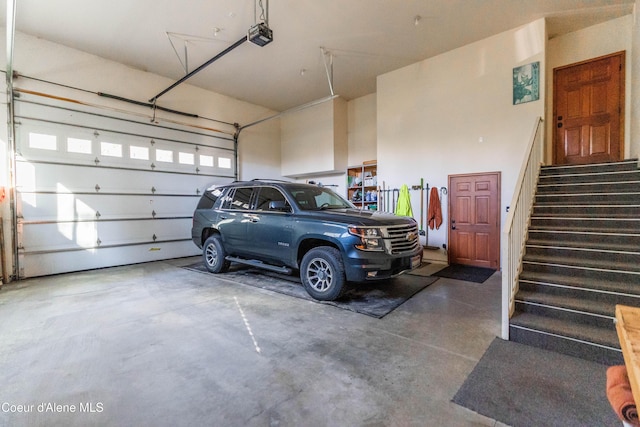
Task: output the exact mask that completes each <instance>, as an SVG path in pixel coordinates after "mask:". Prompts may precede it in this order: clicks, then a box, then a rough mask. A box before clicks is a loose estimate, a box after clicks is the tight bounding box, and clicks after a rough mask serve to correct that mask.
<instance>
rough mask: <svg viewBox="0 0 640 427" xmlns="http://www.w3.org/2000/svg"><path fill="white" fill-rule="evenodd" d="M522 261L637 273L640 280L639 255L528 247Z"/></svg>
mask: <svg viewBox="0 0 640 427" xmlns="http://www.w3.org/2000/svg"><path fill="white" fill-rule="evenodd" d="M522 259H523V261H526V262H535V263H540V264H551V265H562V266H569V267H575V268H581V269H587V270H595V271H601V272H613V273H617V272H627V273H630V274H631V273H635V276H636V277H637V278H638V280H640V255H639V254H637V253H622V252H605V251H593V250H576V249H568V250H567V249H563V248H553V249H549V248H544V247H543V248H539V247H531V246H527V251H526V253H525V255H524V257H523V258H522Z"/></svg>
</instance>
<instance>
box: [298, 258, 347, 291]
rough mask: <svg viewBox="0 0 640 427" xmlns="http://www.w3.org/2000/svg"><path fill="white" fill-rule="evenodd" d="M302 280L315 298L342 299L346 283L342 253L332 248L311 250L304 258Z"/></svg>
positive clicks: (301, 269) (301, 271)
mask: <svg viewBox="0 0 640 427" xmlns="http://www.w3.org/2000/svg"><path fill="white" fill-rule="evenodd" d="M300 278H301V279H302V284H303V285H304V288H305V289H306V290H307V292H308V293H309V295H311V296H312V297H313V298H315V299H317V300H321V301H333V300H336V299H338V298H340V297H341V296H342V294H343V293H344V290H345V282H346V279H345V274H344V264H343V263H342V255H341V254H340V251H339V250H337V249H336V248H333V247H330V246H320V247H317V248H313V249H311V250H310V251H309V252H307V253H306V254H305V255H304V257H303V258H302V264H301V268H300Z"/></svg>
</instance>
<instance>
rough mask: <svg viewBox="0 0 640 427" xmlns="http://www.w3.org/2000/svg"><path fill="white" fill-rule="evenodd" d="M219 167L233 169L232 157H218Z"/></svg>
mask: <svg viewBox="0 0 640 427" xmlns="http://www.w3.org/2000/svg"><path fill="white" fill-rule="evenodd" d="M218 167H219V168H222V169H231V159H230V158H228V157H218Z"/></svg>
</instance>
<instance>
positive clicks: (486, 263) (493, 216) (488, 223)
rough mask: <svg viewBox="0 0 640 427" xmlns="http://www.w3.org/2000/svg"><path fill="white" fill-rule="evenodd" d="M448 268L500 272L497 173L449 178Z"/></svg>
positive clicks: (498, 175)
mask: <svg viewBox="0 0 640 427" xmlns="http://www.w3.org/2000/svg"><path fill="white" fill-rule="evenodd" d="M449 221H450V222H449V264H465V265H472V266H476V267H487V268H494V269H498V268H500V172H492V173H486V174H469V175H450V176H449Z"/></svg>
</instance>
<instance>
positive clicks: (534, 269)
mask: <svg viewBox="0 0 640 427" xmlns="http://www.w3.org/2000/svg"><path fill="white" fill-rule="evenodd" d="M547 275H548V276H547ZM541 276H542V277H545V276H546V277H549V276H550V277H554V278H556V279H559V280H563V281H562V282H561V283H565V282H568V283H574V282H573V280H577V281H581V282H582V283H585V284H589V285H591V284H593V283H594V282H599V283H602V286H603V287H605V288H604V289H609V288H611V286H612V285H613V284H616V283H617V284H618V286H619V287H620V288H621V289H625V290H626V293H629V294H636V293H638V294H640V275H639V274H638V273H637V272H633V271H620V270H611V269H609V270H607V269H597V268H586V267H582V266H575V265H564V264H559V263H548V262H538V261H534V260H526V259H525V260H523V261H522V272H521V273H520V277H521V278H526V279H529V278H532V280H536V278H537V277H541ZM569 279H571V280H569ZM552 283H553V282H552ZM613 288H616V286H613ZM636 288H637V289H636ZM597 289H600V288H597Z"/></svg>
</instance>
